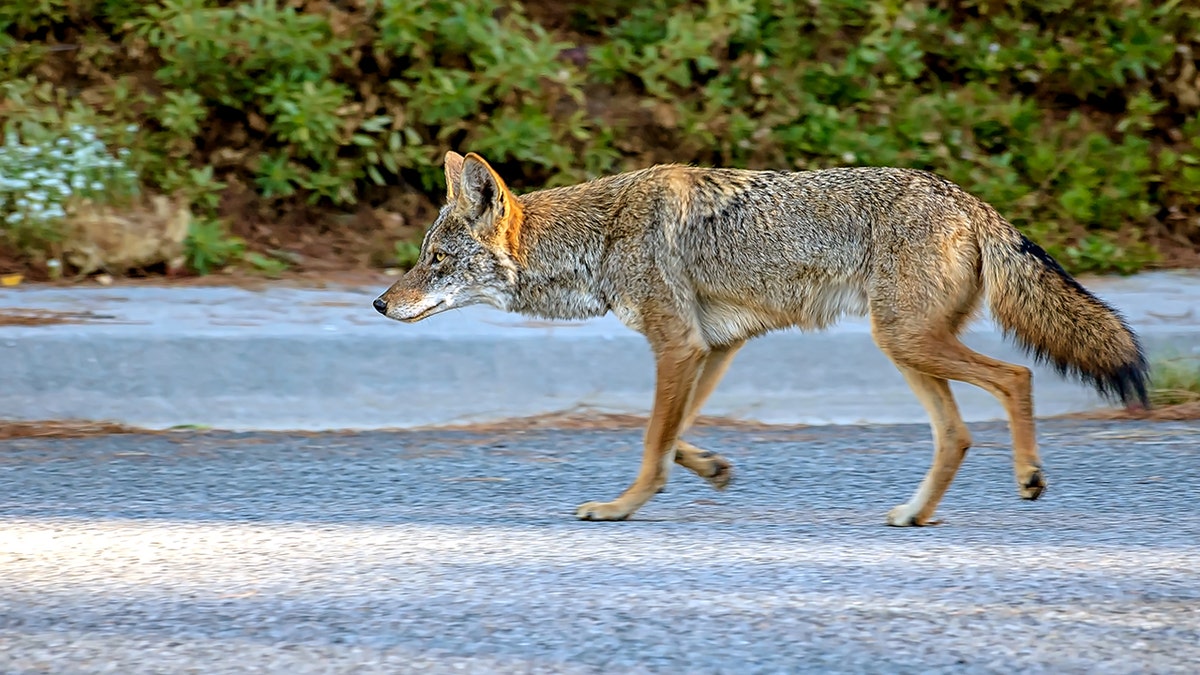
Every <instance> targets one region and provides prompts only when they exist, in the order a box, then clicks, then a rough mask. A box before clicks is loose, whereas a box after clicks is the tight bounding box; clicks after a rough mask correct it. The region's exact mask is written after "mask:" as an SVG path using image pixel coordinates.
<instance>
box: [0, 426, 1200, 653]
mask: <svg viewBox="0 0 1200 675" xmlns="http://www.w3.org/2000/svg"><path fill="white" fill-rule="evenodd" d="M972 429H973V431H974V432H975V437H976V440H977V445H976V447H975V448H974V449H972V450H971V452H970V454H969V455H968V457H967V461H966V463H965V464H964V466H963V469H962V471H961V472H960V474H959V477H958V479H957V481H956V482H955V484H954V485H953V486H952V487H951V489H950V492H949V494H948V495H947V497H946V499H945V501H944V502H943V504H942V507H941V509H940V511H939V514H940V515H941V517H942V518H943V519H944V521H945V522H944V524H942V525H940V526H937V527H930V528H923V529H911V528H908V529H898V528H889V527H886V526H885V525H884V524H883V523H884V515H885V514H886V513H887V511H888V509H889V508H890V507H892V506H893V505H895V504H897V503H899V502H901V501H904V500H905V499H906V498H907V497H908V495H909V494H910V493H911V491H912V490H913V488H915V486H916V483H917V482H918V480H919V479H920V477H921V475H922V474H923V472H924V471H925V469H926V467H927V466H928V461H929V455H930V445H929V440H928V429H927V428H926V427H924V426H895V427H867V428H854V427H840V428H837V427H825V428H811V429H799V430H787V431H744V430H731V429H703V430H699V431H698V432H697V433H694V434H693V435H692V438H693V440H694V441H695V442H696V443H697V445H700V446H701V447H705V448H707V449H711V450H714V451H718V452H721V453H723V454H725V455H726V456H727V457H729V458H730V459H731V460H732V461H733V462H734V464H735V466H736V472H737V473H736V475H735V478H734V483H733V485H732V486H731V488H730V489H729V491H728V492H725V493H717V492H714V491H712V490H710V489H709V488H708V487H707V486H706V485H705V484H703V483H702V482H701V481H700V480H699V479H697V478H696V477H695V476H692V475H690V474H686V473H685V472H683V471H676V473H675V474H674V476H673V480H672V482H671V484H670V486H669V487H668V491H667V492H665V493H664V494H661V495H659V496H658V498H656V499H655V500H654V501H652V502H651V503H650V504H649V505H648V506H647V507H646V508H644V509H643V510H642V511H641V512H639V514H638V515H637V516H636V517H635V519H634V520H631V521H628V522H624V523H585V522H579V521H576V520H574V519H573V518H572V512H573V510H574V508H575V506H576V505H577V504H578V503H579V502H582V501H587V500H592V499H610V498H612V497H614V496H615V495H616V494H617V492H618V491H619V490H620V489H622V488H623V487H624V486H625V485H626V484H627V483H628V481H629V480H630V479H631V478H632V477H633V474H634V472H635V470H636V465H637V461H638V455H639V452H640V449H639V447H638V444H639V440H640V434H639V433H638V432H637V431H567V432H559V431H535V432H524V433H522V432H508V433H483V434H472V433H466V432H407V433H377V432H372V433H361V434H326V435H314V434H305V435H301V434H296V435H277V434H225V433H172V434H165V435H145V436H137V435H135V436H107V437H94V438H84V439H58V440H36V439H23V440H10V441H6V442H2V443H0V672H3V673H6V674H13V675H16V674H23V673H100V672H114V673H122V674H125V673H205V674H210V673H237V672H278V673H293V674H297V675H302V674H305V673H376V672H378V673H408V672H422V673H449V672H454V673H459V672H484V673H623V672H664V673H667V672H670V673H708V672H726V673H739V674H740V673H757V672H812V671H821V672H854V673H858V672H863V673H866V672H885V673H931V672H954V673H959V672H962V673H975V672H998V673H999V672H1003V673H1024V672H1053V673H1085V672H1086V673H1110V672H1111V673H1167V672H1180V673H1183V672H1188V673H1194V672H1197V671H1200V425H1198V424H1186V423H1159V424H1150V423H1096V422H1088V423H1081V422H1064V421H1055V422H1043V423H1042V424H1041V425H1040V436H1041V440H1042V453H1043V459H1044V460H1045V465H1046V471H1047V474H1048V478H1049V482H1050V487H1049V490H1048V491H1047V493H1046V495H1045V496H1044V497H1043V498H1042V500H1040V501H1038V502H1032V503H1031V502H1022V501H1020V500H1019V499H1018V498H1017V495H1016V490H1015V486H1014V485H1013V483H1012V478H1011V468H1010V463H1009V453H1008V449H1007V443H1008V440H1007V434H1006V432H1005V430H1004V427H1003V426H1000V425H995V424H987V425H984V424H977V425H972Z"/></svg>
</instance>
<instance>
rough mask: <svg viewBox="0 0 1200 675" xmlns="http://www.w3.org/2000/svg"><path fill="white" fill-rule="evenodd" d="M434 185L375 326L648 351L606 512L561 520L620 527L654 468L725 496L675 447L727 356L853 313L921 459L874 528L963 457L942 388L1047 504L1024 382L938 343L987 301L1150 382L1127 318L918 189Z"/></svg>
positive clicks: (955, 346)
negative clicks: (1003, 420) (429, 214)
mask: <svg viewBox="0 0 1200 675" xmlns="http://www.w3.org/2000/svg"><path fill="white" fill-rule="evenodd" d="M445 173H446V187H447V194H446V205H445V206H443V207H442V209H441V212H440V213H439V215H438V217H437V219H436V220H435V221H434V223H433V224H432V225H431V226H430V228H429V230H428V231H427V232H426V234H425V239H424V241H423V242H422V244H421V252H420V257H419V258H418V260H417V263H416V265H415V266H414V267H413V268H412V269H411V270H409V271H408V273H407V274H405V275H404V276H403V277H402V278H400V279H399V280H398V281H396V283H395V284H393V285H392V287H391V288H389V289H387V291H385V292H384V293H383V294H382V295H380V296H379V297H378V298H377V299H376V300H375V301H374V306H375V309H376V310H377V311H379V312H380V313H381V314H383V315H385V316H386V317H388V318H390V319H396V320H399V321H405V322H415V321H420V320H422V319H426V318H428V317H431V316H433V315H435V314H438V313H440V312H444V311H446V310H448V309H451V308H454V307H463V306H466V305H471V304H477V303H487V304H490V305H493V306H495V307H498V308H500V309H502V310H506V311H512V312H519V313H521V314H526V315H531V316H537V317H542V318H552V319H584V318H588V317H595V316H602V315H604V314H606V313H607V312H610V311H611V312H613V313H614V314H615V315H616V316H617V317H618V318H619V319H620V320H621V322H622V323H624V324H625V325H626V326H628V327H629V328H631V329H633V330H635V331H637V332H639V333H641V334H642V335H644V336H645V337H646V339H647V340H648V341H649V343H650V347H651V349H652V351H653V354H654V357H655V363H656V378H657V383H656V387H655V394H654V404H653V412H652V415H651V419H650V423H649V425H648V427H647V429H646V433H645V439H644V443H645V445H644V453H643V455H642V463H641V469H640V471H639V472H638V475H637V478H636V479H635V480H634V481H633V484H632V485H631V486H630V487H629V488H628V489H626V490H625V491H624V492H623V493H621V495H620V496H619V497H617V498H616V499H615V500H613V501H609V502H588V503H586V504H583V505H582V506H580V507H579V508H578V510H577V511H576V514H575V515H576V516H577V517H578V518H580V519H583V520H623V519H625V518H628V517H629V516H630V515H632V514H633V513H634V512H635V511H637V510H638V509H639V508H640V507H641V506H642V505H643V504H645V503H646V502H647V501H649V500H650V499H651V497H653V496H654V495H655V494H656V493H658V492H659V491H660V490H661V489H662V488H663V487H664V486H665V485H666V482H667V474H668V473H669V471H670V468H671V465H672V463H676V464H681V465H683V466H684V467H686V468H687V469H689V470H691V471H692V472H694V473H696V474H697V475H699V476H700V477H701V478H703V479H705V480H707V481H708V482H709V483H710V484H711V485H712V486H713V487H715V488H717V489H724V488H725V487H726V485H727V484H728V482H729V480H730V477H731V475H732V466H731V464H730V463H729V462H728V461H727V460H726V459H725V458H724V457H722V456H720V455H717V454H714V453H712V452H706V451H704V450H701V449H699V448H697V447H695V446H693V445H692V444H690V443H688V442H687V441H684V440H682V439H681V438H680V436H681V435H682V434H683V433H685V432H686V431H687V430H688V428H689V426H690V425H691V424H692V422H693V421H694V420H695V419H696V416H697V414H698V412H699V411H700V408H701V406H702V405H703V404H704V401H705V399H706V398H708V396H709V394H711V393H712V392H713V389H714V388H715V387H716V386H717V382H718V381H719V380H720V379H721V376H722V374H724V372H725V370H726V369H727V368H728V367H729V364H730V361H731V360H732V359H733V357H734V355H735V354H736V353H737V351H738V349H739V348H740V347H741V346H742V345H743V344H745V342H746V341H747V340H749V339H750V338H753V337H756V336H758V335H762V334H763V333H766V332H768V331H771V330H777V329H784V328H789V327H797V328H799V329H801V330H820V329H823V328H825V327H827V326H829V325H831V324H832V323H834V322H835V321H836V320H837V319H838V318H839V317H841V316H843V315H847V314H851V315H859V316H862V315H866V314H869V315H870V321H871V333H872V336H873V337H874V339H875V343H876V344H877V345H878V346H879V348H880V349H881V350H882V351H883V352H884V353H885V354H886V355H887V356H888V357H889V358H890V359H891V360H892V361H893V362H894V363H895V365H896V367H897V368H899V369H900V372H901V373H902V374H903V375H904V377H905V379H906V380H907V381H908V384H909V386H910V387H911V388H912V390H913V393H914V394H916V396H917V398H918V399H919V400H920V401H921V404H922V405H923V406H924V408H925V409H926V411H927V413H928V415H929V418H930V422H931V427H932V429H933V443H934V455H933V464H932V466H931V467H930V469H929V472H928V474H926V476H925V478H924V480H922V481H921V484H920V486H919V487H918V488H917V490H916V492H915V493H914V494H913V495H912V497H911V498H910V499H909V500H908V501H907V502H905V503H903V504H901V505H899V506H897V507H895V508H894V509H892V510H891V511H890V512H889V513H888V514H887V523H888V524H890V525H896V526H910V525H925V524H930V523H931V522H933V521H932V516H933V513H934V510H935V509H936V508H937V505H938V502H939V501H940V500H941V498H942V495H943V494H944V493H945V492H946V489H947V488H948V487H949V486H950V482H951V481H952V480H953V478H954V474H955V472H957V470H958V467H959V465H960V463H961V462H962V460H963V457H964V456H965V454H966V451H967V448H969V447H970V445H971V434H970V433H969V432H968V430H967V426H966V424H964V422H963V420H962V417H961V416H960V414H959V411H958V407H957V405H956V404H955V401H954V397H953V396H952V395H951V391H950V386H949V384H948V382H947V380H960V381H963V382H969V383H971V384H973V385H976V386H978V387H981V388H983V389H985V390H987V391H988V392H991V393H992V395H994V396H995V397H996V398H997V399H999V401H1000V402H1001V403H1002V404H1003V405H1004V409H1005V411H1006V413H1007V415H1008V422H1009V428H1010V431H1011V434H1012V441H1013V471H1014V473H1015V475H1016V481H1017V491H1018V493H1019V495H1020V496H1021V497H1022V498H1024V499H1030V500H1032V499H1037V498H1038V497H1039V496H1040V495H1041V494H1042V491H1043V490H1045V489H1046V478H1045V476H1044V474H1043V472H1042V467H1041V461H1040V459H1039V456H1038V450H1037V442H1036V439H1035V435H1034V420H1033V401H1032V397H1031V373H1030V371H1029V369H1028V368H1025V367H1022V366H1017V365H1013V364H1010V363H1006V362H1003V361H998V360H996V359H992V358H989V357H987V356H984V355H982V354H979V353H977V352H974V351H972V350H970V349H968V348H967V347H966V346H964V345H963V343H962V342H960V341H959V340H958V338H957V337H956V336H957V335H958V334H959V333H960V331H961V330H962V329H963V327H964V326H965V325H966V324H967V323H968V322H969V321H970V320H971V319H972V318H973V317H974V316H975V315H976V313H977V312H978V310H979V307H980V301H981V299H982V298H983V297H985V296H986V298H987V301H988V303H989V307H990V309H991V312H992V315H993V316H994V318H995V319H996V321H997V322H998V323H999V325H1000V326H1001V327H1002V328H1003V329H1004V331H1005V332H1006V334H1007V335H1009V336H1010V337H1012V338H1015V340H1016V342H1017V343H1018V344H1020V345H1021V346H1023V347H1024V348H1025V349H1027V350H1028V351H1030V352H1032V354H1033V355H1034V356H1036V357H1037V358H1038V359H1040V360H1045V361H1048V362H1049V363H1051V364H1053V365H1054V366H1055V367H1056V368H1057V370H1058V372H1059V373H1060V374H1062V375H1073V376H1075V377H1077V378H1079V379H1081V380H1083V381H1084V382H1086V383H1088V384H1090V385H1092V386H1093V387H1095V388H1096V389H1097V390H1098V391H1099V392H1100V394H1101V395H1104V396H1106V397H1107V398H1110V399H1115V400H1119V401H1122V402H1124V403H1125V404H1127V405H1133V404H1135V403H1140V404H1141V405H1142V406H1146V407H1148V402H1147V397H1146V386H1147V380H1148V366H1147V363H1146V359H1145V357H1144V355H1143V352H1142V348H1141V345H1140V344H1139V341H1138V338H1137V336H1136V335H1135V334H1134V333H1133V331H1132V330H1130V328H1129V326H1128V325H1126V323H1125V320H1124V319H1123V318H1122V317H1121V316H1120V315H1119V314H1118V313H1117V312H1116V311H1115V310H1114V309H1113V308H1112V307H1110V306H1108V305H1107V304H1105V303H1104V302H1102V301H1101V300H1099V299H1097V298H1096V296H1094V295H1092V294H1091V293H1089V292H1088V291H1087V290H1085V289H1084V288H1083V287H1082V286H1080V285H1079V284H1078V283H1077V282H1076V281H1075V280H1074V279H1073V278H1072V277H1071V276H1070V275H1069V274H1067V272H1066V271H1064V270H1063V268H1062V267H1061V266H1060V265H1059V264H1058V263H1057V262H1055V260H1054V259H1053V258H1051V257H1050V256H1049V255H1048V254H1047V253H1046V252H1045V251H1044V250H1042V248H1041V247H1039V246H1038V245H1037V244H1035V243H1033V242H1032V241H1030V240H1029V239H1026V238H1025V237H1024V236H1022V235H1021V233H1020V232H1018V231H1017V230H1016V229H1015V228H1014V227H1013V226H1012V225H1011V224H1009V223H1008V222H1007V221H1006V220H1005V219H1004V218H1002V217H1001V216H1000V215H999V214H998V213H997V212H996V210H995V209H993V208H992V207H991V206H990V205H988V204H986V203H984V202H983V201H981V200H980V199H978V198H976V197H974V196H972V195H970V194H968V193H967V192H966V191H964V190H963V189H962V188H961V187H959V186H957V185H955V184H954V183H952V182H950V181H948V180H946V179H944V178H941V177H939V176H937V175H935V174H932V173H928V172H925V171H919V170H914V169H900V168H884V167H856V168H833V169H823V170H818V171H749V170H739V169H721V168H700V167H694V166H682V165H658V166H653V167H650V168H647V169H642V170H638V171H632V172H628V173H623V174H618V175H614V176H608V177H603V178H599V179H596V180H592V181H589V182H586V183H582V184H579V185H574V186H569V187H559V188H553V189H546V190H539V191H534V192H530V193H527V194H522V195H516V194H514V193H512V192H511V191H510V190H509V188H508V187H507V186H506V185H505V183H504V181H503V180H502V179H501V178H500V176H499V175H498V174H497V173H496V171H495V170H494V169H493V168H492V167H491V166H490V165H489V164H488V163H487V162H486V161H485V160H484V159H483V158H482V157H480V156H479V155H477V154H475V153H469V154H467V155H466V156H465V157H463V156H462V155H459V154H458V153H455V152H449V153H447V154H446V158H445Z"/></svg>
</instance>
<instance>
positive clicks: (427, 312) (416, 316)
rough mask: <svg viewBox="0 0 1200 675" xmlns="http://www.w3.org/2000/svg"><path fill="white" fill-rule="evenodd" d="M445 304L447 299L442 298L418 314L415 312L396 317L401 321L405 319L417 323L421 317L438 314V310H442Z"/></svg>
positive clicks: (425, 317) (407, 321)
mask: <svg viewBox="0 0 1200 675" xmlns="http://www.w3.org/2000/svg"><path fill="white" fill-rule="evenodd" d="M445 304H446V301H445V300H441V301H439V302H438V303H437V304H436V305H434V306H432V307H428V308H426V309H423V310H421V311H420V312H418V313H417V314H414V315H412V316H399V317H396V319H397V320H399V321H403V322H404V323H416V322H418V321H420V320H421V319H427V318H429V317H431V316H433V315H434V314H437V313H438V312H440V311H442V309H443V306H444V305H445Z"/></svg>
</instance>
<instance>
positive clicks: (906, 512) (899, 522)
mask: <svg viewBox="0 0 1200 675" xmlns="http://www.w3.org/2000/svg"><path fill="white" fill-rule="evenodd" d="M887 524H888V525H891V526H892V527H923V526H925V525H937V521H936V520H927V519H926V518H922V517H921V514H920V513H919V512H918V511H917V509H915V508H913V507H912V506H911V505H909V504H901V505H900V506H897V507H896V508H894V509H892V510H891V511H888V515H887Z"/></svg>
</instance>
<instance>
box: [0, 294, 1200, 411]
mask: <svg viewBox="0 0 1200 675" xmlns="http://www.w3.org/2000/svg"><path fill="white" fill-rule="evenodd" d="M387 283H388V280H387V279H384V278H381V279H380V280H379V283H378V284H367V285H363V286H360V287H351V286H344V287H340V288H336V289H325V290H312V289H298V288H289V287H280V286H274V287H270V288H267V289H266V290H262V291H251V290H242V289H237V288H212V287H171V288H162V287H146V286H126V287H110V288H96V287H86V288H78V287H76V288H48V287H26V288H20V289H6V290H3V291H0V314H9V315H11V314H13V313H14V312H23V313H27V312H32V311H40V312H48V313H74V314H77V315H82V316H81V319H80V320H79V321H78V322H73V323H60V324H54V325H44V326H11V325H9V326H0V363H2V364H3V370H4V375H3V376H0V377H2V380H0V381H2V382H3V388H2V389H0V419H25V420H30V419H51V418H53V419H64V418H81V419H107V420H114V421H119V422H123V423H126V424H131V425H138V426H143V427H148V428H166V427H171V426H176V425H184V424H195V425H205V426H212V427H219V428H226V429H239V430H240V429H245V430H250V429H259V430H275V429H296V430H300V429H313V430H317V429H337V428H356V429H370V428H396V427H401V428H403V427H413V426H428V425H444V424H452V423H464V422H486V421H495V420H499V419H505V418H511V417H521V416H530V415H541V414H547V413H554V412H562V411H570V410H595V411H601V412H615V413H637V414H645V413H646V412H647V410H648V408H649V405H650V400H651V394H652V391H653V365H652V360H651V358H650V353H649V350H648V348H647V346H646V344H645V341H644V339H643V338H642V337H641V336H640V335H637V334H635V333H633V332H631V331H629V330H627V329H626V328H624V327H623V326H621V325H620V323H619V322H618V321H617V320H616V319H615V318H613V317H611V316H608V317H604V318H602V319H597V320H593V321H588V322H582V323H557V322H537V321H529V320H526V319H524V318H522V317H519V316H515V315H507V314H503V313H501V312H498V311H495V310H491V309H488V308H468V309H464V310H459V311H455V312H451V313H448V314H446V315H442V316H439V317H435V318H433V319H430V320H428V321H426V322H424V323H421V324H417V325H411V326H409V325H404V324H399V323H396V322H391V321H387V320H385V319H383V318H382V317H380V316H378V315H377V314H375V312H374V310H372V309H371V306H370V303H371V300H372V299H373V298H374V297H375V296H376V295H377V294H378V293H379V292H380V291H381V290H382V289H383V288H385V287H386V285H387ZM1085 284H1086V285H1088V286H1089V287H1090V288H1092V289H1093V290H1095V291H1096V292H1097V293H1098V294H1099V295H1101V296H1102V297H1103V298H1105V299H1106V300H1108V301H1109V302H1111V303H1112V304H1114V305H1116V306H1117V307H1118V308H1119V309H1120V310H1121V311H1123V312H1124V313H1125V314H1126V316H1127V317H1128V318H1129V320H1130V322H1131V323H1132V324H1133V325H1134V327H1135V328H1136V329H1137V330H1139V332H1140V333H1141V334H1142V336H1143V339H1144V341H1145V343H1146V346H1147V349H1148V351H1149V352H1150V354H1151V355H1152V356H1155V355H1168V354H1171V355H1173V354H1190V355H1197V356H1200V274H1197V273H1191V272H1157V273H1152V274H1144V275H1139V276H1137V277H1132V278H1125V279H1108V278H1104V279H1090V280H1085ZM973 329H974V330H972V331H971V333H970V334H969V335H967V336H966V337H965V339H964V340H965V342H967V344H969V345H971V346H972V347H973V348H975V349H978V350H980V351H982V352H984V353H987V354H990V355H992V356H995V357H997V358H1002V359H1006V360H1010V361H1014V362H1018V363H1025V364H1029V360H1028V359H1026V358H1025V357H1023V356H1022V355H1021V354H1020V353H1019V352H1018V351H1017V350H1016V349H1015V348H1013V347H1012V346H1010V345H1008V344H1007V343H1004V342H1003V341H1002V340H1001V338H1000V336H999V334H998V333H997V332H996V330H995V327H994V326H993V325H992V324H991V323H990V321H987V320H986V319H985V320H982V321H980V322H977V323H976V324H975V325H974V326H973ZM1034 382H1035V392H1034V393H1035V405H1036V409H1037V414H1038V415H1040V416H1047V415H1056V414H1062V413H1067V412H1075V411H1082V410H1089V409H1094V408H1097V407H1101V406H1102V403H1101V402H1100V400H1099V399H1098V398H1097V397H1096V396H1094V395H1093V394H1092V393H1091V392H1090V391H1089V390H1087V389H1085V388H1084V387H1082V386H1081V385H1079V384H1076V383H1073V382H1068V381H1064V380H1062V379H1060V378H1059V377H1058V376H1057V375H1055V374H1054V373H1053V372H1052V371H1050V370H1049V369H1046V368H1036V369H1035V379H1034ZM954 388H955V393H956V395H957V397H958V399H959V402H960V407H961V408H962V412H963V414H964V417H965V418H966V419H967V420H968V421H977V420H990V419H1002V418H1003V410H1002V409H1001V408H1000V406H999V404H998V403H997V402H996V401H995V400H994V399H992V398H991V397H990V396H989V395H987V394H986V393H984V392H983V391H981V390H978V389H975V388H974V387H970V386H968V385H962V384H957V383H956V384H955V385H954ZM705 413H706V414H711V415H721V416H729V417H737V418H741V419H746V420H754V421H759V422H765V423H778V424H828V423H898V422H924V421H926V417H925V413H924V411H923V410H922V408H921V406H920V405H919V404H918V403H917V401H916V399H915V397H913V395H912V393H911V392H910V390H909V389H908V386H907V385H906V384H905V382H904V380H903V378H901V377H900V375H899V373H898V372H896V370H895V369H894V368H893V367H892V366H891V364H890V362H889V361H888V360H887V359H886V357H884V356H883V355H882V354H881V353H880V352H879V351H878V349H877V348H876V347H875V345H874V343H873V342H872V340H871V336H870V333H869V330H868V326H867V323H866V321H864V320H861V319H855V320H847V321H844V322H843V323H842V324H840V325H838V326H836V327H834V328H833V329H831V330H830V331H828V332H825V333H816V334H803V333H800V332H797V331H787V332H782V333H776V334H771V335H768V336H765V337H763V338H760V339H758V340H756V341H754V342H752V343H750V344H749V345H747V347H746V348H745V349H744V350H743V351H742V353H741V354H739V356H738V358H737V360H736V361H735V362H734V365H733V367H732V368H731V370H730V372H729V374H728V376H727V377H726V379H725V381H724V382H723V383H722V386H721V387H720V388H719V389H718V390H717V392H716V394H714V396H713V397H712V399H711V402H710V404H709V405H708V406H706V409H705Z"/></svg>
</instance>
